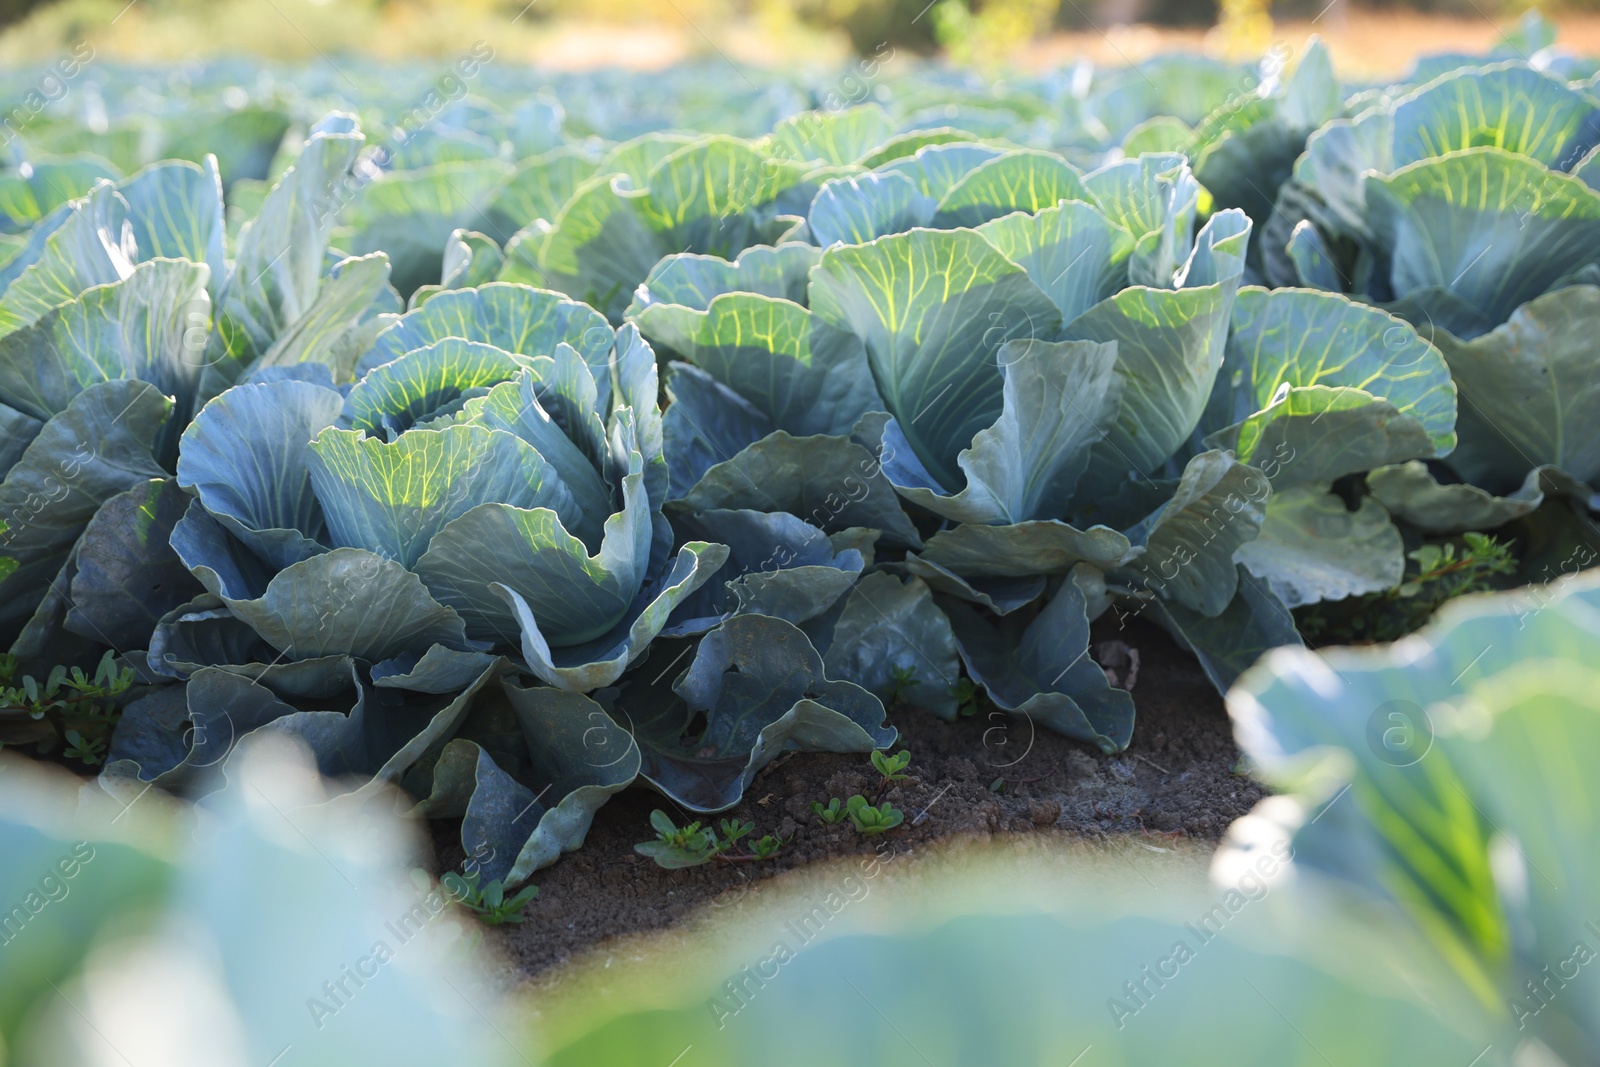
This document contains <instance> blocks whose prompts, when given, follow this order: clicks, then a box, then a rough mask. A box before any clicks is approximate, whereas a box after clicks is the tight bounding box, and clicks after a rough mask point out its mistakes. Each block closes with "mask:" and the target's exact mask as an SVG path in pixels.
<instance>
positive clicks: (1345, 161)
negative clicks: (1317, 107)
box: [1294, 108, 1396, 240]
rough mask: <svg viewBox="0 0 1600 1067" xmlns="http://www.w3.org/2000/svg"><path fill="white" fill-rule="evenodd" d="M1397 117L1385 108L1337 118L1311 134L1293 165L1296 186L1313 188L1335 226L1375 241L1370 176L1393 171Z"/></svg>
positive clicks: (1318, 203)
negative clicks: (1370, 216)
mask: <svg viewBox="0 0 1600 1067" xmlns="http://www.w3.org/2000/svg"><path fill="white" fill-rule="evenodd" d="M1393 144H1394V116H1393V114H1392V113H1391V112H1389V111H1388V110H1387V109H1385V108H1379V109H1376V110H1373V111H1369V112H1367V113H1366V114H1364V115H1362V116H1361V117H1360V118H1359V119H1343V118H1340V119H1334V120H1333V121H1332V122H1329V123H1328V124H1327V125H1326V126H1324V127H1322V129H1320V130H1318V131H1316V132H1315V133H1313V134H1312V135H1311V136H1310V137H1308V138H1306V148H1305V152H1303V153H1302V154H1301V156H1300V158H1299V159H1298V160H1296V161H1295V165H1294V185H1297V186H1301V187H1304V188H1306V189H1309V190H1311V191H1312V192H1313V193H1315V195H1316V203H1317V206H1318V207H1319V208H1321V209H1322V210H1324V211H1325V212H1326V213H1327V215H1328V221H1329V222H1331V223H1333V224H1334V225H1335V228H1336V229H1338V230H1340V231H1342V232H1344V233H1347V234H1350V235H1352V236H1355V237H1359V238H1362V239H1365V240H1370V239H1371V238H1372V236H1373V228H1372V225H1371V222H1370V220H1369V219H1368V218H1367V194H1366V176H1367V174H1368V173H1370V172H1372V171H1376V172H1378V173H1379V174H1389V173H1391V172H1393V171H1394V170H1395V169H1396V164H1395V160H1394V150H1393Z"/></svg>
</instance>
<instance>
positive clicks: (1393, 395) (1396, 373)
mask: <svg viewBox="0 0 1600 1067" xmlns="http://www.w3.org/2000/svg"><path fill="white" fill-rule="evenodd" d="M1223 367H1224V371H1223V372H1224V374H1230V375H1232V376H1234V378H1235V379H1236V381H1237V384H1235V385H1234V387H1233V389H1234V394H1235V399H1234V402H1233V406H1234V410H1235V411H1240V412H1244V410H1245V409H1246V408H1248V409H1249V411H1250V413H1253V412H1256V411H1261V410H1263V409H1265V408H1266V407H1268V406H1269V405H1271V404H1272V403H1274V402H1275V401H1276V400H1277V399H1278V398H1279V392H1280V390H1281V389H1282V388H1283V386H1284V385H1288V386H1289V387H1290V388H1291V389H1295V388H1303V387H1305V386H1311V385H1325V386H1347V387H1350V388H1355V389H1361V390H1364V391H1366V392H1368V393H1371V394H1372V395H1374V396H1377V397H1381V398H1383V399H1385V400H1387V401H1388V402H1389V404H1390V405H1392V406H1393V407H1394V409H1395V410H1397V411H1399V412H1401V413H1402V414H1404V415H1407V416H1409V417H1411V418H1413V419H1415V420H1416V421H1417V422H1418V423H1419V424H1420V425H1421V426H1422V427H1423V429H1424V430H1425V431H1426V432H1427V434H1428V436H1429V438H1430V440H1431V442H1432V451H1431V452H1429V453H1424V454H1423V455H1424V456H1427V455H1444V454H1445V453H1448V452H1449V451H1450V450H1451V449H1452V448H1454V447H1455V444H1456V438H1455V420H1456V403H1455V400H1456V397H1455V393H1456V390H1455V387H1454V386H1453V385H1452V383H1451V380H1450V370H1449V368H1448V367H1446V366H1445V362H1444V357H1443V356H1441V355H1440V354H1439V351H1438V349H1436V348H1434V346H1433V345H1431V344H1429V343H1428V342H1427V341H1425V340H1423V339H1422V338H1421V337H1419V336H1418V335H1417V332H1416V331H1415V330H1414V329H1412V328H1411V326H1409V325H1408V324H1406V323H1405V322H1403V321H1401V320H1399V319H1397V318H1395V317H1394V316H1392V315H1388V314H1385V313H1384V312H1382V311H1380V310H1378V309H1376V308H1371V307H1367V306H1365V305H1362V304H1356V303H1352V302H1351V301H1350V300H1348V299H1346V298H1345V297H1342V296H1339V295H1336V294H1333V293H1317V292H1311V291H1307V290H1290V289H1276V290H1272V291H1270V292H1269V291H1267V290H1263V289H1257V288H1254V287H1251V288H1248V289H1243V290H1241V291H1240V292H1239V295H1238V297H1237V298H1236V299H1235V302H1234V308H1233V323H1232V332H1231V333H1230V335H1229V337H1228V348H1227V355H1226V357H1225V362H1224V364H1223ZM1241 455H1243V453H1241ZM1406 458H1411V457H1406ZM1341 473H1344V472H1341Z"/></svg>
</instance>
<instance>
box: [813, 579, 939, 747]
mask: <svg viewBox="0 0 1600 1067" xmlns="http://www.w3.org/2000/svg"><path fill="white" fill-rule="evenodd" d="M824 631H825V632H824ZM806 632H807V633H808V634H809V635H810V637H811V641H812V643H813V644H814V645H816V646H817V647H818V648H820V649H821V650H822V663H823V667H824V669H825V670H826V671H827V673H828V677H829V678H838V679H843V680H844V681H847V682H854V683H856V684H857V685H859V686H861V688H863V689H865V690H867V691H868V692H869V693H872V694H873V695H874V696H876V697H877V698H878V699H879V700H882V701H883V702H884V706H885V707H887V706H888V705H889V701H890V698H891V697H892V696H894V695H895V694H896V693H899V695H900V696H901V697H902V698H903V699H904V700H905V702H906V703H907V704H908V705H910V706H912V707H917V708H926V709H927V710H928V711H931V712H933V713H934V714H935V715H937V716H939V717H940V718H941V719H945V720H947V721H953V720H954V719H955V718H956V715H957V707H956V697H955V693H954V687H955V684H956V682H957V680H958V679H959V678H960V676H961V661H960V658H959V654H958V653H957V651H956V639H955V635H954V634H953V633H952V632H951V631H950V620H949V619H947V618H946V617H945V615H944V613H943V612H942V611H940V610H939V607H938V605H937V604H935V603H934V602H933V595H932V594H931V593H930V592H929V591H928V586H927V585H926V584H925V583H924V582H923V581H922V580H921V579H920V578H915V577H913V578H911V579H909V580H907V581H904V582H902V581H901V580H900V579H899V578H897V577H895V576H894V575H891V574H885V573H883V572H881V571H880V572H876V573H873V574H868V575H866V576H864V577H863V578H862V579H861V580H860V581H859V582H857V583H856V584H855V587H854V588H853V589H851V590H850V595H849V596H848V597H846V598H844V600H843V601H842V602H841V603H840V605H839V610H838V611H836V612H830V613H829V614H828V615H826V616H824V617H822V618H821V619H819V620H817V621H816V622H814V623H811V624H809V625H808V626H807V627H806ZM905 674H909V675H910V676H911V677H912V678H914V679H915V680H914V681H913V682H912V684H910V685H905V686H902V685H901V684H900V683H899V680H898V678H897V675H905Z"/></svg>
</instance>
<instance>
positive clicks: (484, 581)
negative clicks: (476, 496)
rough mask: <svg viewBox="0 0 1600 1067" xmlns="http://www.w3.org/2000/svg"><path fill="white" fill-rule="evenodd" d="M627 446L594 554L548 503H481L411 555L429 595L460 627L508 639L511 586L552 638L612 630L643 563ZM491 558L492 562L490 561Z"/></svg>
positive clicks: (640, 494) (583, 638)
mask: <svg viewBox="0 0 1600 1067" xmlns="http://www.w3.org/2000/svg"><path fill="white" fill-rule="evenodd" d="M640 463H641V461H639V459H638V455H637V453H635V467H634V470H633V472H632V473H630V474H629V475H628V477H627V478H625V479H624V480H623V485H622V497H623V506H622V509H621V510H620V511H618V512H616V513H615V514H613V515H611V516H610V517H609V518H607V519H606V520H605V534H604V540H603V541H602V542H601V543H600V545H599V549H598V551H597V552H595V553H594V554H593V555H592V556H591V555H590V552H589V549H588V548H587V547H585V545H584V542H583V541H581V540H579V539H578V538H577V537H575V536H573V535H572V534H571V533H569V532H568V531H567V530H566V529H564V528H563V526H562V523H561V521H560V519H559V518H558V517H557V515H556V513H555V512H554V511H551V510H549V509H548V508H536V509H532V510H529V509H525V508H518V507H514V506H511V505H509V504H499V503H488V504H481V505H479V506H478V507H475V508H473V509H472V510H471V511H468V512H466V513H465V514H464V515H462V516H461V517H460V518H458V519H456V520H454V521H453V522H451V523H449V524H448V525H447V526H445V527H444V528H443V529H441V530H440V531H439V532H438V533H437V534H436V535H434V538H433V540H432V541H431V542H430V543H429V545H428V550H427V552H426V553H424V554H423V555H422V557H421V559H419V560H418V561H417V563H416V571H417V574H419V575H420V576H421V577H422V580H423V581H424V582H425V583H426V584H427V586H428V588H429V590H430V591H432V593H433V595H434V596H435V597H437V598H438V599H439V601H440V602H441V603H443V604H446V605H448V606H450V607H452V608H454V609H455V610H456V611H458V612H460V614H461V616H462V618H464V619H465V620H466V622H467V632H468V633H469V634H470V635H471V636H472V637H474V638H480V639H484V640H489V641H493V642H495V643H496V644H516V643H517V642H518V640H519V635H518V630H517V619H516V616H515V614H514V612H513V611H512V610H511V608H510V607H509V606H508V604H507V601H506V599H505V597H504V595H503V594H501V593H499V592H498V591H497V589H498V588H500V587H504V588H509V589H512V590H515V591H516V592H517V594H518V595H519V596H521V597H522V600H523V603H524V604H525V605H526V606H527V607H528V609H529V610H530V611H531V612H532V613H533V617H534V618H536V619H538V620H539V629H540V632H541V633H542V634H543V635H544V638H545V640H546V641H548V642H549V643H550V644H551V645H552V646H553V647H556V648H564V647H567V646H570V645H577V644H583V643H584V642H587V641H591V640H593V639H595V638H597V637H600V636H602V635H604V634H605V633H606V632H608V631H609V630H611V628H612V627H614V626H615V625H616V624H617V623H618V622H619V621H621V619H622V617H623V615H624V614H625V613H626V612H627V610H628V608H629V606H630V605H631V604H632V603H633V600H634V598H635V596H636V595H637V594H638V592H639V589H640V586H642V585H643V583H644V579H645V575H646V570H647V568H648V566H649V563H650V544H651V521H650V502H649V499H648V498H647V497H646V495H645V491H644V484H643V474H642V473H641V471H640ZM491 561H492V562H491Z"/></svg>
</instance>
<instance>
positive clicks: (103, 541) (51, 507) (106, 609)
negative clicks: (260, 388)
mask: <svg viewBox="0 0 1600 1067" xmlns="http://www.w3.org/2000/svg"><path fill="white" fill-rule="evenodd" d="M360 141H361V135H360V133H359V131H358V130H357V128H356V126H355V123H354V120H353V119H350V118H349V117H348V116H340V115H335V116H331V117H330V118H329V119H328V120H327V121H325V122H324V123H323V124H321V125H319V126H318V127H316V128H315V129H314V130H313V131H312V133H311V136H310V137H309V139H308V140H307V141H306V143H305V145H304V146H303V148H302V150H301V153H300V155H299V157H298V158H297V160H296V161H295V162H294V164H293V165H292V166H290V167H289V168H288V169H287V170H286V171H285V173H284V174H283V175H282V177H281V178H280V180H279V182H278V183H277V184H276V185H275V186H274V188H273V189H272V190H271V191H270V192H269V193H268V195H267V197H266V198H265V200H264V202H263V204H262V207H261V210H260V213H259V214H258V216H257V217H256V218H255V219H254V220H253V221H252V222H251V223H250V224H249V225H248V226H247V227H246V229H245V231H244V233H243V235H242V236H241V238H240V240H239V241H238V243H237V245H236V247H235V248H234V250H233V251H234V255H233V256H231V257H230V256H229V255H227V254H226V253H227V247H226V243H225V223H224V219H223V209H222V185H221V179H220V177H219V174H218V170H217V167H216V163H215V161H214V160H211V159H208V160H207V161H206V163H205V164H204V165H203V166H201V165H196V164H193V163H188V162H181V161H174V162H166V163H158V164H154V165H152V166H150V167H148V168H146V169H145V170H142V171H140V172H139V173H137V174H135V175H133V176H132V177H129V178H126V179H123V180H121V181H117V182H112V181H109V180H100V181H99V182H98V183H97V184H96V185H95V186H94V187H93V188H92V189H91V190H90V191H89V193H88V195H87V196H85V197H83V198H81V199H77V200H72V201H69V202H67V203H64V204H62V205H61V206H60V207H59V208H57V209H56V210H55V211H54V212H52V213H51V214H50V215H49V216H47V217H46V218H45V219H44V220H43V221H41V222H40V223H39V224H38V225H37V226H35V227H34V229H33V230H32V231H31V233H30V234H29V236H28V239H27V243H26V244H25V245H24V246H23V247H22V248H21V249H20V250H19V251H18V252H17V253H16V254H15V255H14V256H13V257H12V258H11V260H10V261H9V262H8V263H7V264H6V266H5V267H4V268H3V270H0V286H3V288H0V403H3V405H4V406H3V407H0V421H3V423H4V425H5V428H6V431H7V433H6V445H5V451H4V454H3V456H0V469H3V470H4V472H5V481H4V482H3V483H0V511H3V518H0V521H4V522H5V523H6V526H7V532H6V534H5V535H4V542H5V543H4V545H0V558H3V559H4V561H5V562H4V563H0V570H3V571H4V572H5V575H4V578H3V580H0V589H3V591H4V593H5V608H4V609H3V611H0V641H3V642H4V643H5V644H6V645H8V646H10V647H11V649H12V651H13V653H14V654H16V655H17V656H18V658H19V661H20V662H21V663H22V664H23V665H24V667H25V669H28V670H39V671H48V670H49V669H50V667H52V666H53V665H54V664H55V663H58V662H61V661H62V660H67V661H71V660H73V659H74V658H76V657H78V656H80V655H89V654H90V652H91V650H94V649H99V648H104V647H106V646H110V647H111V648H114V649H117V650H119V651H133V650H142V649H144V648H146V647H148V644H149V639H150V632H151V629H152V627H153V625H154V623H155V620H156V619H157V618H159V617H160V615H161V614H162V613H163V612H165V611H166V610H168V609H170V608H172V607H176V606H177V605H178V604H179V603H181V602H182V601H183V600H185V599H187V598H188V597H189V596H190V595H192V594H193V593H195V592H197V591H198V590H197V588H196V587H194V586H193V585H192V581H191V579H189V577H188V576H187V574H186V573H185V572H184V570H183V568H182V567H181V566H175V565H176V563H177V561H176V560H175V559H174V557H173V556H172V555H171V552H170V550H169V549H168V548H167V545H166V543H165V533H166V531H167V530H169V529H170V527H171V523H172V522H174V521H175V520H176V517H177V515H178V514H179V513H180V512H181V510H182V504H183V502H182V494H181V493H179V492H178V490H177V488H176V486H175V484H174V483H173V481H172V479H171V473H172V471H173V468H174V464H175V462H176V460H177V452H178V445H179V435H180V434H181V433H182V432H183V430H184V428H185V426H186V425H187V424H188V422H189V420H190V418H191V417H192V416H193V415H194V413H195V412H196V411H197V410H198V409H199V408H200V407H201V406H202V405H203V404H204V402H205V400H206V399H207V397H209V396H210V395H211V394H212V393H214V392H215V391H216V390H217V389H218V388H220V387H221V385H222V384H224V383H226V382H227V381H228V380H229V379H230V378H231V377H233V376H236V375H237V374H239V373H242V372H243V371H244V370H245V369H246V368H250V367H257V366H268V365H287V364H291V363H296V362H299V361H300V360H302V359H304V358H305V357H306V356H307V355H308V354H309V353H310V350H312V349H313V348H316V349H318V350H319V351H318V353H317V354H319V355H321V357H322V358H324V359H330V360H336V359H337V357H338V351H339V345H340V342H341V340H345V341H348V339H349V338H351V337H352V336H357V335H360V334H361V332H362V331H363V330H364V329H366V325H365V324H366V323H368V322H371V321H373V320H374V319H375V318H376V317H377V316H378V315H380V314H381V312H382V310H383V309H384V307H385V305H384V300H385V298H386V297H387V298H388V299H390V300H392V299H393V298H394V294H393V292H392V290H389V289H388V286H387V278H388V267H387V263H386V261H384V260H383V258H382V257H375V258H372V259H367V260H346V259H343V258H342V257H336V261H335V262H334V263H333V264H332V265H331V266H330V264H329V263H328V262H327V259H328V256H327V230H328V226H327V225H326V222H325V219H326V216H327V215H328V212H329V210H330V209H329V200H330V196H331V194H332V192H333V188H332V187H333V186H334V185H336V183H337V182H338V181H339V180H341V177H342V175H343V174H344V173H345V172H346V171H347V169H348V167H349V165H350V163H351V161H352V160H353V158H354V153H355V149H356V147H358V146H359V144H360ZM388 306H389V307H394V305H393V304H390V305H388ZM213 320H215V324H214V321H213ZM369 338H370V334H369ZM359 343H360V342H353V341H351V342H349V343H347V344H346V347H347V348H348V347H355V346H356V345H358V344H359ZM94 654H98V653H94ZM46 661H48V662H46Z"/></svg>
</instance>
